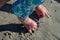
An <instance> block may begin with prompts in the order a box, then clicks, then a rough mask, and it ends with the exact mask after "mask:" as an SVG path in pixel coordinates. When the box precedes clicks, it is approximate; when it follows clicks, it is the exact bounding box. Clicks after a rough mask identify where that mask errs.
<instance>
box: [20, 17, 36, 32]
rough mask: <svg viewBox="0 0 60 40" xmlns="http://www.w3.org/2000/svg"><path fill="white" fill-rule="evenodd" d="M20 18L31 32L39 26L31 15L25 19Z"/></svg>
mask: <svg viewBox="0 0 60 40" xmlns="http://www.w3.org/2000/svg"><path fill="white" fill-rule="evenodd" d="M19 20H20V21H21V22H22V23H23V24H24V25H25V27H26V29H27V30H28V31H29V32H30V33H31V32H32V31H34V30H35V29H36V28H37V23H36V22H35V21H34V20H32V19H30V18H29V17H27V18H25V19H21V18H19Z"/></svg>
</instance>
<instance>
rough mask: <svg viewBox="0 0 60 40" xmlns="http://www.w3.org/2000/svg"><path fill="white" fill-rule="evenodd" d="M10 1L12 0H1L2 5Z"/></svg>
mask: <svg viewBox="0 0 60 40" xmlns="http://www.w3.org/2000/svg"><path fill="white" fill-rule="evenodd" d="M8 1H10V0H0V7H2V6H3V5H5V4H6V3H7V2H8Z"/></svg>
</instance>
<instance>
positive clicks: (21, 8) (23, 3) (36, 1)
mask: <svg viewBox="0 0 60 40" xmlns="http://www.w3.org/2000/svg"><path fill="white" fill-rule="evenodd" d="M44 1H45V0H17V1H16V2H15V3H14V4H13V7H12V11H13V12H14V14H15V15H16V16H18V17H20V18H26V17H27V16H29V15H30V14H32V12H33V11H34V10H35V7H36V6H38V5H40V4H42V3H43V2H44Z"/></svg>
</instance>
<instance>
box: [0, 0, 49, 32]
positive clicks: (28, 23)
mask: <svg viewBox="0 0 60 40" xmlns="http://www.w3.org/2000/svg"><path fill="white" fill-rule="evenodd" d="M8 1H10V0H0V7H2V6H3V5H5V4H6V3H7V2H8ZM36 12H37V14H38V16H39V15H40V14H43V15H42V16H43V17H45V16H46V15H47V13H48V11H47V9H46V8H45V7H44V6H42V5H39V6H37V7H36ZM18 19H19V21H21V22H22V23H23V24H24V25H25V27H26V29H27V30H28V31H29V32H32V30H35V29H37V23H36V22H35V21H34V20H32V19H31V18H29V17H26V18H25V19H21V18H19V17H18Z"/></svg>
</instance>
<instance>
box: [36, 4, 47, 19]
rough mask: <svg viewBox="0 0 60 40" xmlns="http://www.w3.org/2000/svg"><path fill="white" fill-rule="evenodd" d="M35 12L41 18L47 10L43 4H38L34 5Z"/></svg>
mask: <svg viewBox="0 0 60 40" xmlns="http://www.w3.org/2000/svg"><path fill="white" fill-rule="evenodd" d="M36 13H37V15H38V17H39V18H43V17H45V16H46V15H47V13H48V11H47V9H46V8H45V7H44V6H42V5H39V6H37V7H36Z"/></svg>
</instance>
